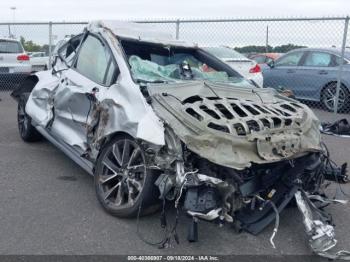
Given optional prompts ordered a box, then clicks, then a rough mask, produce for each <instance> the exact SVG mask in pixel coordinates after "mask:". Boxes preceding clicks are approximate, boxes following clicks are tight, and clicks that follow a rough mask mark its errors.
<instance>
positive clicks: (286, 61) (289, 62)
mask: <svg viewBox="0 0 350 262" xmlns="http://www.w3.org/2000/svg"><path fill="white" fill-rule="evenodd" d="M302 56H303V52H293V53H291V54H287V55H285V56H283V57H281V58H280V59H278V60H277V61H276V65H275V66H276V67H277V66H297V65H298V63H299V61H300V59H301V57H302Z"/></svg>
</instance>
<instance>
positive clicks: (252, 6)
mask: <svg viewBox="0 0 350 262" xmlns="http://www.w3.org/2000/svg"><path fill="white" fill-rule="evenodd" d="M11 7H16V11H15V20H16V21H17V22H20V21H47V20H52V21H78V20H84V21H85V20H95V19H144V18H147V19H152V18H163V19H167V18H230V17H232V18H238V17H239V18H247V17H249V18H251V17H300V16H343V15H349V14H350V1H349V0H240V1H237V0H123V1H122V0H80V1H77V0H31V1H28V0H1V1H0V20H1V21H2V22H4V21H12V20H13V11H12V10H11V9H10V8H11Z"/></svg>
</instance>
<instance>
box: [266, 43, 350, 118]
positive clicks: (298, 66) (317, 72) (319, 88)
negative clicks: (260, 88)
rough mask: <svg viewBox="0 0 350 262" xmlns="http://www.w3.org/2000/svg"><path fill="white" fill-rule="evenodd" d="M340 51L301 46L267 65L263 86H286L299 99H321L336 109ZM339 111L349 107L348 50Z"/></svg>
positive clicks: (328, 108) (349, 53)
mask: <svg viewBox="0 0 350 262" xmlns="http://www.w3.org/2000/svg"><path fill="white" fill-rule="evenodd" d="M340 57H341V52H340V50H339V49H336V48H302V49H296V50H293V51H290V52H288V53H287V54H285V55H283V56H281V57H279V58H278V59H277V60H276V61H274V62H272V63H270V68H269V67H267V68H264V70H263V75H264V80H265V81H264V86H265V87H273V88H279V87H283V88H287V89H290V90H292V91H293V93H294V95H295V97H296V98H298V99H302V100H309V101H316V102H321V103H322V105H323V106H324V108H325V109H327V110H329V111H334V105H335V99H336V86H337V79H338V71H339V65H340V62H341V58H340ZM343 62H344V66H343V71H344V72H343V74H342V78H341V86H340V90H339V101H338V111H345V110H349V109H350V51H349V50H347V51H346V52H345V60H344V61H343Z"/></svg>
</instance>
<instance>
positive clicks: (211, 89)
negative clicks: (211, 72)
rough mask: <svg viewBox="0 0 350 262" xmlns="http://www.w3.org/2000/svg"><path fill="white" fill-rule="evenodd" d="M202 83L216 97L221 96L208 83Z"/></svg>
mask: <svg viewBox="0 0 350 262" xmlns="http://www.w3.org/2000/svg"><path fill="white" fill-rule="evenodd" d="M204 85H205V86H206V87H208V88H209V89H210V91H212V92H213V93H214V95H215V96H216V97H217V98H221V97H220V96H219V95H218V94H217V93H216V92H215V91H214V89H213V88H212V87H211V86H210V85H208V84H207V83H206V82H204Z"/></svg>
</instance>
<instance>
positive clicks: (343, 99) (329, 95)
mask: <svg viewBox="0 0 350 262" xmlns="http://www.w3.org/2000/svg"><path fill="white" fill-rule="evenodd" d="M336 91H337V83H336V82H333V83H330V84H329V85H327V86H326V87H325V88H323V90H322V94H321V102H322V105H323V107H324V108H325V109H327V110H328V111H331V112H333V111H334V107H335V101H336ZM349 100H350V97H349V91H348V90H347V89H346V87H345V86H344V85H341V86H340V89H339V99H338V112H342V111H345V110H346V109H347V106H349Z"/></svg>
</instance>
